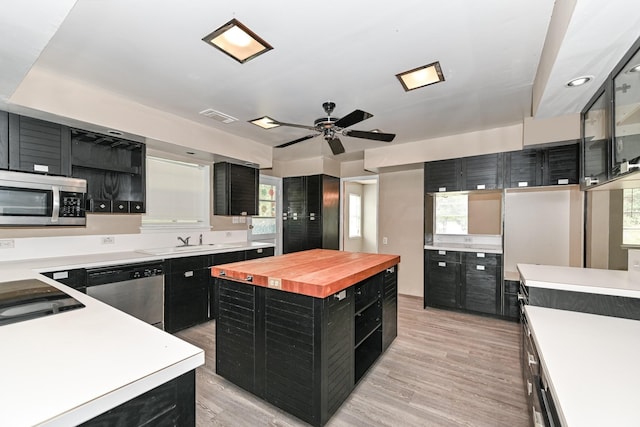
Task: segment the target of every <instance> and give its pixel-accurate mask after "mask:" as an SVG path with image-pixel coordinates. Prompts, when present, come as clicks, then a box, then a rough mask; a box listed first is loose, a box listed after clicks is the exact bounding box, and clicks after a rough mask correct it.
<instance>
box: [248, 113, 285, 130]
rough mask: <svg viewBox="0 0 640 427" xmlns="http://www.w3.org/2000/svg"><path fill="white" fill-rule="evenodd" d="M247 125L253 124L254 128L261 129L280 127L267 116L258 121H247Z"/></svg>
mask: <svg viewBox="0 0 640 427" xmlns="http://www.w3.org/2000/svg"><path fill="white" fill-rule="evenodd" d="M249 123H253V124H254V125H256V126H260V127H261V128H262V129H271V128H277V127H278V126H280V124H279V123H278V122H276V121H275V120H274V119H272V118H271V117H269V116H264V117H260V118H259V119H253V120H249Z"/></svg>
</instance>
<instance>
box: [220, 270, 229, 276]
mask: <svg viewBox="0 0 640 427" xmlns="http://www.w3.org/2000/svg"><path fill="white" fill-rule="evenodd" d="M219 275H220V277H224V276H226V275H227V273H225V272H224V270H220V273H219Z"/></svg>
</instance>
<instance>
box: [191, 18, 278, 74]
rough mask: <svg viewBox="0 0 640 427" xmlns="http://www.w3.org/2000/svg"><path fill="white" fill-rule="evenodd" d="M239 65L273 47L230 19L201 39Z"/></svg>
mask: <svg viewBox="0 0 640 427" xmlns="http://www.w3.org/2000/svg"><path fill="white" fill-rule="evenodd" d="M202 40H203V41H204V42H205V43H207V44H210V45H211V46H213V47H215V48H216V49H219V50H221V51H222V52H224V53H225V54H227V55H229V56H230V57H232V58H233V59H235V60H236V61H238V62H239V63H241V64H244V63H245V62H247V61H249V60H251V59H253V58H255V57H257V56H259V55H262V54H263V53H265V52H268V51H270V50H271V49H273V47H272V46H271V45H270V44H269V43H267V42H266V41H264V40H263V39H262V38H260V37H259V36H258V35H257V34H256V33H254V32H253V31H251V30H250V29H249V28H248V27H246V26H245V25H243V24H242V23H241V22H240V21H238V20H237V19H235V18H234V19H232V20H231V21H229V22H227V23H226V24H224V25H223V26H221V27H220V28H218V29H217V30H215V31H214V32H212V33H211V34H209V35H207V36H206V37H204V38H203V39H202Z"/></svg>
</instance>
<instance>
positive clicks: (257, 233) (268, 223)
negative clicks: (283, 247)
mask: <svg viewBox="0 0 640 427" xmlns="http://www.w3.org/2000/svg"><path fill="white" fill-rule="evenodd" d="M264 181H265V179H264V178H263V177H260V186H259V188H258V216H254V217H253V218H252V219H251V225H252V226H253V228H252V229H251V234H253V235H254V237H264V236H265V235H275V234H276V231H277V229H276V218H277V214H276V206H277V205H276V202H277V200H278V199H277V196H278V193H277V186H276V184H271V183H265V182H264Z"/></svg>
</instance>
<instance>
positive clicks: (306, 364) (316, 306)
mask: <svg viewBox="0 0 640 427" xmlns="http://www.w3.org/2000/svg"><path fill="white" fill-rule="evenodd" d="M399 262H400V257H399V256H397V255H382V254H365V253H354V252H342V251H335V250H327V249H313V250H309V251H303V252H295V253H290V254H287V255H281V256H277V257H269V258H261V259H256V260H251V261H244V262H236V263H232V264H225V265H219V266H215V267H212V268H211V274H212V276H213V277H215V278H216V280H215V286H217V287H218V292H217V295H218V296H217V298H216V301H215V304H216V306H217V309H218V319H217V322H216V372H217V373H218V375H221V376H222V377H224V378H226V379H228V380H229V381H231V382H233V383H234V384H236V385H238V386H240V387H242V388H244V389H246V390H248V391H250V392H252V393H253V394H255V395H257V396H259V397H261V398H263V399H265V400H266V401H268V402H270V403H272V404H273V405H275V406H277V407H279V408H281V409H283V410H285V411H287V412H289V413H290V414H292V415H295V416H296V417H298V418H300V419H302V420H304V421H306V422H308V423H309V424H312V425H316V426H320V425H324V424H325V423H326V422H327V421H328V420H329V418H330V417H331V415H332V414H333V413H335V412H336V410H337V409H338V408H339V407H340V405H341V404H342V402H343V401H344V400H345V399H346V398H347V396H349V394H350V393H351V391H352V390H353V388H354V387H355V385H356V384H357V383H358V381H359V380H360V379H361V378H362V376H363V375H364V374H365V372H366V371H367V370H368V369H369V367H371V365H372V364H373V363H374V362H375V361H376V360H377V359H378V357H380V355H381V354H382V353H383V352H384V351H385V350H386V349H387V347H388V346H389V345H390V344H391V342H392V341H393V340H394V338H395V337H396V335H397V313H398V308H397V307H398V306H397V296H398V287H397V265H398V263H399Z"/></svg>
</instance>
